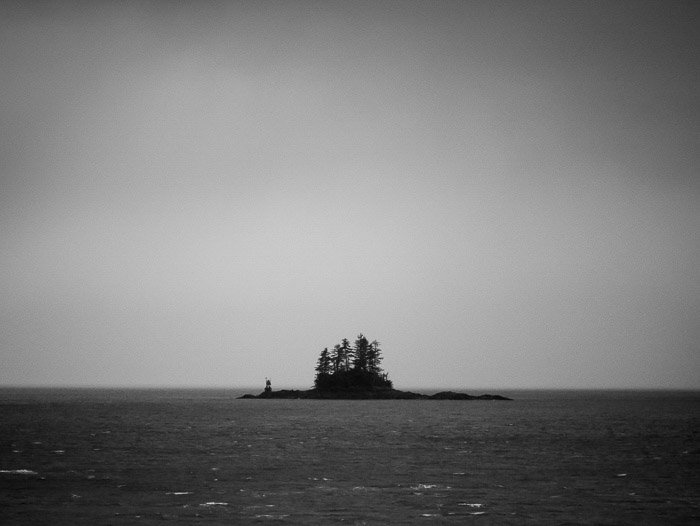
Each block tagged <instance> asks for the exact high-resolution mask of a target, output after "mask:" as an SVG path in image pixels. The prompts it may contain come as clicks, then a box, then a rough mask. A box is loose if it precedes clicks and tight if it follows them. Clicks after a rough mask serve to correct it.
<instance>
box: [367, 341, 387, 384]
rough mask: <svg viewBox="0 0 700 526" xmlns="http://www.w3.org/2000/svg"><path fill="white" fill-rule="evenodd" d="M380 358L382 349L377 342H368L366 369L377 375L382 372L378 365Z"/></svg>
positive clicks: (380, 361)
mask: <svg viewBox="0 0 700 526" xmlns="http://www.w3.org/2000/svg"><path fill="white" fill-rule="evenodd" d="M382 360H383V358H382V351H381V349H380V348H379V342H378V341H377V340H374V341H373V342H372V343H370V344H369V347H368V349H367V371H369V372H370V373H371V374H373V375H377V376H378V375H379V374H380V373H381V372H382V368H381V366H380V364H381V363H382Z"/></svg>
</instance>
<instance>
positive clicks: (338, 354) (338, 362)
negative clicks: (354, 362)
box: [331, 344, 345, 374]
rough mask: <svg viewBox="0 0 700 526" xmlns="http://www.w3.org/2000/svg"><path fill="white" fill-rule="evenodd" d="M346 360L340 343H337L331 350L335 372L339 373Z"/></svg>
mask: <svg viewBox="0 0 700 526" xmlns="http://www.w3.org/2000/svg"><path fill="white" fill-rule="evenodd" d="M343 362H345V359H344V358H343V352H342V351H341V349H340V345H339V344H336V345H335V347H333V351H332V352H331V363H332V364H333V374H335V373H337V372H338V371H339V370H340V368H341V367H342V365H343Z"/></svg>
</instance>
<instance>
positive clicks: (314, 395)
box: [239, 389, 511, 400]
mask: <svg viewBox="0 0 700 526" xmlns="http://www.w3.org/2000/svg"><path fill="white" fill-rule="evenodd" d="M239 398H241V399H287V400H292V399H311V400H511V399H510V398H507V397H505V396H501V395H490V394H483V395H479V396H474V395H469V394H466V393H456V392H454V391H442V392H439V393H435V394H433V395H424V394H419V393H412V392H411V391H399V390H398V389H337V390H319V389H309V390H306V391H300V390H294V389H291V390H290V389H282V390H280V391H263V392H262V393H260V394H259V395H251V394H245V395H243V396H240V397H239Z"/></svg>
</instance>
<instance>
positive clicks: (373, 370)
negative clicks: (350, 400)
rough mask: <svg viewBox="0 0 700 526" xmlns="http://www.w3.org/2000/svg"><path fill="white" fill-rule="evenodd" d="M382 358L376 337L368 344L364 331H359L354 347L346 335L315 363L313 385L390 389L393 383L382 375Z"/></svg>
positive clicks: (320, 387) (335, 387) (320, 386)
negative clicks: (362, 332) (361, 332)
mask: <svg viewBox="0 0 700 526" xmlns="http://www.w3.org/2000/svg"><path fill="white" fill-rule="evenodd" d="M381 361H382V356H381V350H380V348H379V342H378V341H377V340H374V341H373V342H372V343H369V341H368V340H367V338H365V336H364V335H363V334H359V335H358V337H357V339H356V340H355V342H354V346H352V347H351V346H350V342H349V341H348V339H347V338H343V340H342V341H341V343H339V344H337V345H335V346H334V347H333V351H331V352H330V353H329V352H328V347H326V348H325V349H323V351H322V352H321V355H320V356H319V358H318V361H317V363H316V378H315V379H314V385H315V387H316V389H318V390H320V391H328V390H330V391H333V390H336V391H337V390H341V391H348V390H349V391H358V390H360V391H367V390H374V389H391V388H392V382H391V381H390V380H389V379H388V378H387V375H386V374H382V368H381V367H380V363H381ZM351 363H352V367H351V366H350V364H351Z"/></svg>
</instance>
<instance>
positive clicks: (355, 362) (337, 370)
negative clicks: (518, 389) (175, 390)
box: [239, 334, 510, 400]
mask: <svg viewBox="0 0 700 526" xmlns="http://www.w3.org/2000/svg"><path fill="white" fill-rule="evenodd" d="M381 362H382V354H381V349H380V348H379V342H378V341H376V340H374V341H372V342H370V341H369V340H367V338H365V336H364V335H362V334H360V335H359V336H358V337H357V339H356V340H355V342H354V345H350V341H349V340H348V339H347V338H344V339H343V340H342V341H341V342H340V343H339V344H337V345H336V346H335V347H333V350H332V351H328V348H327V347H326V348H325V349H323V351H321V355H320V356H319V358H318V362H317V364H316V377H315V379H314V387H313V388H312V389H308V390H296V389H282V390H280V391H273V390H272V386H271V383H270V380H267V381H266V386H265V390H264V391H263V392H262V393H260V394H259V395H252V394H246V395H243V396H241V397H239V398H243V399H249V398H255V399H260V398H262V399H320V400H423V399H424V400H510V398H507V397H505V396H500V395H490V394H484V395H479V396H474V395H469V394H466V393H456V392H454V391H442V392H439V393H436V394H433V395H425V394H420V393H412V392H410V391H399V390H398V389H394V386H393V384H392V382H391V380H389V376H388V374H387V373H385V372H384V371H383V370H382V368H381V367H380V364H381Z"/></svg>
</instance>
